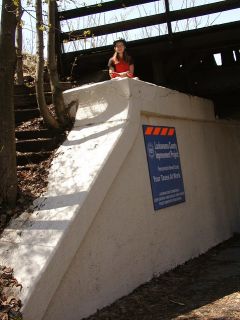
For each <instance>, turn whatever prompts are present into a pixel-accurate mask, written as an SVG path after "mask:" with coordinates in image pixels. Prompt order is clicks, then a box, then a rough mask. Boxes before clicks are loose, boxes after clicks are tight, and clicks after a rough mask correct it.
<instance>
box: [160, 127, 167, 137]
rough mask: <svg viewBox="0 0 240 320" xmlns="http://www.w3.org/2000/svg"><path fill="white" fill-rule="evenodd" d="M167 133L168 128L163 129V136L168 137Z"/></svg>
mask: <svg viewBox="0 0 240 320" xmlns="http://www.w3.org/2000/svg"><path fill="white" fill-rule="evenodd" d="M167 132H168V128H162V131H161V136H166V134H167Z"/></svg>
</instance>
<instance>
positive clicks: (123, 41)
mask: <svg viewBox="0 0 240 320" xmlns="http://www.w3.org/2000/svg"><path fill="white" fill-rule="evenodd" d="M118 42H122V43H123V44H124V46H125V47H126V46H127V42H126V40H124V39H118V40H115V41H114V42H113V46H114V47H115V46H116V44H117V43H118Z"/></svg>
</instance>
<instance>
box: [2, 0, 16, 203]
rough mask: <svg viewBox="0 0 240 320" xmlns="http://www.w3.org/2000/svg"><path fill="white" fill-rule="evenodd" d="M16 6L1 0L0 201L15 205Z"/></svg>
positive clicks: (8, 0)
mask: <svg viewBox="0 0 240 320" xmlns="http://www.w3.org/2000/svg"><path fill="white" fill-rule="evenodd" d="M15 10H16V7H15V6H14V3H13V1H12V0H2V12H1V30H0V83H1V85H0V181H1V183H0V203H2V202H4V203H7V204H8V205H10V206H14V205H15V202H16V196H17V170H16V145H15V121H14V101H13V90H14V87H13V83H14V71H15V64H16V52H15V29H16V14H15Z"/></svg>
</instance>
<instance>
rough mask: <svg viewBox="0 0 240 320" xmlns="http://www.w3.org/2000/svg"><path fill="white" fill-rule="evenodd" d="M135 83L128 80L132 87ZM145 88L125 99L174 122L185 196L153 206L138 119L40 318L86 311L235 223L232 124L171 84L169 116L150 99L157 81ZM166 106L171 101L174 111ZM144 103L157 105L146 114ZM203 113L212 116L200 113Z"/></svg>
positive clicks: (237, 151) (237, 134)
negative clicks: (182, 199) (117, 167)
mask: <svg viewBox="0 0 240 320" xmlns="http://www.w3.org/2000/svg"><path fill="white" fill-rule="evenodd" d="M130 87H131V86H130ZM138 88H139V86H138V83H137V84H135V83H134V88H133V92H134V90H136V89H138ZM148 89H149V88H148V85H146V84H144V85H143V87H142V88H141V90H142V92H141V93H142V94H139V95H138V97H137V98H136V96H133V97H132V100H133V101H132V106H131V107H132V108H136V109H138V110H139V112H141V111H144V113H143V114H142V115H141V121H140V123H142V124H151V125H162V126H174V127H175V128H176V132H177V140H178V146H179V151H180V159H181V165H182V172H183V178H184V186H185V193H186V202H185V203H181V204H178V205H175V206H172V207H168V208H165V209H161V210H159V211H154V210H153V204H152V196H151V187H150V181H149V174H148V167H147V161H146V154H145V146H144V140H143V133H142V128H141V126H139V128H138V131H137V135H136V140H135V142H134V144H133V146H132V148H131V150H130V152H129V153H128V155H127V157H126V159H125V160H124V162H123V164H122V166H121V168H120V170H119V172H118V174H117V175H116V177H115V179H114V181H113V184H112V185H111V188H110V189H109V192H108V193H107V195H106V197H105V199H104V201H103V203H102V205H101V207H100V208H99V210H98V213H97V215H96V217H95V220H94V223H93V224H92V225H91V227H90V229H89V230H88V233H87V235H86V237H85V239H84V241H83V242H82V244H81V246H80V247H79V249H78V250H77V253H76V256H75V257H74V259H73V261H72V263H71V266H70V267H69V269H68V271H67V273H66V274H65V276H64V278H63V279H62V281H61V284H60V286H59V288H58V290H57V291H56V294H55V295H54V297H53V299H52V301H51V303H50V306H49V308H48V310H47V312H46V315H45V317H44V319H45V320H54V319H64V318H65V319H66V318H67V317H69V315H70V319H79V317H80V318H81V317H82V316H87V315H89V314H91V313H93V312H94V311H96V310H97V309H98V308H101V307H103V306H105V305H108V304H110V303H111V302H113V301H114V300H116V299H117V298H119V297H121V296H123V295H126V294H128V293H129V292H131V291H132V290H133V289H134V288H136V287H137V286H138V285H140V284H142V283H143V282H145V281H148V280H150V279H151V278H152V277H153V275H154V274H159V273H162V272H164V271H167V270H169V269H171V268H173V267H175V266H177V265H179V264H181V263H183V262H185V261H186V260H188V259H190V258H193V257H196V256H198V255H199V254H200V253H203V252H205V251H206V250H207V249H209V248H210V247H212V246H214V245H215V244H217V243H219V242H221V241H223V240H224V239H227V238H229V237H230V236H231V235H232V234H233V232H234V231H239V213H240V211H239V209H240V199H239V194H240V183H239V164H238V161H237V159H238V157H239V156H240V146H239V141H240V140H239V138H240V130H239V129H240V127H239V125H231V124H228V123H224V124H223V123H220V122H216V121H215V120H213V116H212V114H209V111H210V110H211V108H212V106H210V107H209V102H207V101H204V100H201V99H197V98H192V97H187V96H184V95H181V94H179V93H176V92H170V95H173V99H172V97H171V96H170V95H169V96H168V99H166V97H165V101H164V103H163V104H164V106H165V107H166V108H167V109H168V110H166V113H169V114H170V116H169V117H161V113H159V114H158V112H157V106H159V107H160V106H161V104H162V100H161V98H160V99H155V97H156V95H157V96H158V95H159V93H158V90H159V91H160V90H161V89H159V88H154V89H155V90H156V92H155V95H149V96H147V94H148ZM151 89H152V88H150V91H151ZM131 92H132V91H131ZM177 97H178V98H177ZM192 99H194V102H196V104H195V103H192ZM167 100H168V102H167ZM165 102H166V105H165ZM174 103H176V104H174ZM155 105H156V108H154V109H152V106H153V107H155ZM172 108H176V110H175V112H174V113H172ZM194 108H196V109H194ZM181 109H182V110H181ZM201 109H203V110H201ZM204 109H205V111H206V113H205V112H204ZM209 109H210V110H209ZM151 111H153V112H156V113H155V114H147V112H151ZM201 112H202V114H201ZM176 114H177V115H178V116H177V117H176ZM181 115H183V118H181ZM191 115H192V117H191ZM172 116H173V117H172ZM197 117H199V118H202V119H201V120H197ZM205 117H206V119H210V120H211V121H205V120H204V118H205ZM193 119H194V120H193ZM72 293H74V294H72Z"/></svg>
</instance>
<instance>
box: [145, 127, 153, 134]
mask: <svg viewBox="0 0 240 320" xmlns="http://www.w3.org/2000/svg"><path fill="white" fill-rule="evenodd" d="M152 131H153V127H147V129H146V130H145V135H146V136H149V135H150V134H151V133H152Z"/></svg>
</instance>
